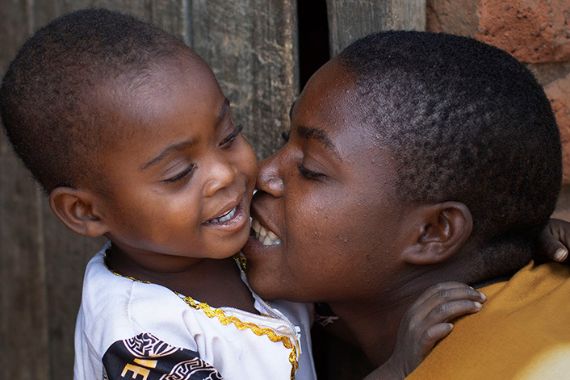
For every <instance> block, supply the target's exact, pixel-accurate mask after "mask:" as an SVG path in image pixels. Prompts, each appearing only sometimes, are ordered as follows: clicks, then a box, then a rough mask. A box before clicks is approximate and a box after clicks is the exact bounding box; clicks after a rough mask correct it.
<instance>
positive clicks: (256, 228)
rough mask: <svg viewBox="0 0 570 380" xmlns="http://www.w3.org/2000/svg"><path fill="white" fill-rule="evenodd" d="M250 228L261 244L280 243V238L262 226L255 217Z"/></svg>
mask: <svg viewBox="0 0 570 380" xmlns="http://www.w3.org/2000/svg"><path fill="white" fill-rule="evenodd" d="M251 229H252V230H253V232H254V233H255V238H256V239H257V240H259V241H260V242H261V244H263V245H279V244H281V240H279V237H278V236H277V235H275V234H274V233H273V232H272V231H269V230H268V229H266V228H265V227H263V226H262V225H261V224H259V222H258V221H257V220H255V219H253V221H252V222H251Z"/></svg>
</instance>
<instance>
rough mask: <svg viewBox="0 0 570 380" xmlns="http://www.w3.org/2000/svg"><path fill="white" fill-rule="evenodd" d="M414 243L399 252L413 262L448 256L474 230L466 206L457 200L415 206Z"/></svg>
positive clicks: (432, 261) (424, 262)
mask: <svg viewBox="0 0 570 380" xmlns="http://www.w3.org/2000/svg"><path fill="white" fill-rule="evenodd" d="M417 216H418V217H419V218H418V219H419V221H420V222H419V223H417V224H414V225H415V226H416V227H415V231H414V235H413V239H414V240H413V242H412V244H410V245H409V246H408V247H406V249H404V251H403V252H402V258H403V260H404V261H405V262H407V263H409V264H414V265H430V264H438V263H442V262H444V261H446V260H447V259H449V258H451V257H452V256H453V255H455V254H456V253H457V252H459V251H460V250H461V248H462V247H463V246H464V245H465V243H466V242H467V240H468V239H469V237H470V236H471V232H472V231H473V217H472V216H471V211H469V208H468V207H467V206H466V205H465V204H463V203H460V202H443V203H437V204H434V205H429V206H424V207H421V208H419V209H418V215H417Z"/></svg>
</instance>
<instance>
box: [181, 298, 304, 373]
mask: <svg viewBox="0 0 570 380" xmlns="http://www.w3.org/2000/svg"><path fill="white" fill-rule="evenodd" d="M179 296H180V297H181V298H182V299H183V300H184V302H186V304H187V305H188V306H190V307H192V308H194V309H196V310H200V311H202V312H203V313H204V314H206V316H207V317H208V318H216V319H217V320H218V321H219V322H220V323H221V324H222V325H224V326H227V325H229V324H232V325H234V326H235V327H236V328H237V329H239V330H245V329H249V330H251V331H252V332H253V333H254V334H255V335H257V336H262V335H265V336H266V337H267V338H269V340H270V341H272V342H281V344H283V346H284V347H285V348H286V349H288V350H291V353H290V354H289V363H291V380H293V379H295V372H296V371H297V368H299V360H298V357H297V347H296V346H295V344H293V343H292V342H291V339H290V338H289V337H287V336H284V335H279V334H277V333H276V332H275V331H273V330H272V329H270V328H268V327H259V326H258V325H256V324H255V323H253V322H243V321H241V320H240V319H239V318H237V317H234V316H228V315H226V313H225V312H224V311H223V310H221V309H217V308H214V307H211V306H210V305H208V304H206V303H203V302H198V301H196V300H195V299H193V298H192V297H189V296H185V295H183V294H179Z"/></svg>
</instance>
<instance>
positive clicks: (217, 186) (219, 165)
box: [204, 161, 237, 197]
mask: <svg viewBox="0 0 570 380" xmlns="http://www.w3.org/2000/svg"><path fill="white" fill-rule="evenodd" d="M207 170H208V179H207V181H206V185H205V187H204V191H205V196H206V197H211V196H213V195H214V194H216V193H217V192H218V191H220V190H223V189H225V188H227V187H230V186H231V185H232V184H233V183H234V181H235V180H236V170H237V169H236V167H235V166H234V165H232V164H231V163H229V162H222V161H218V162H215V163H214V164H213V165H210V167H209V168H208V169H207Z"/></svg>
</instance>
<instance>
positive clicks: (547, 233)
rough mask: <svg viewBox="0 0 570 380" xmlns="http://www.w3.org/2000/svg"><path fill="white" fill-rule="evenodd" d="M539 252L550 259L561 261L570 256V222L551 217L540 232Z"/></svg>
mask: <svg viewBox="0 0 570 380" xmlns="http://www.w3.org/2000/svg"><path fill="white" fill-rule="evenodd" d="M539 244H540V245H539V248H538V252H539V253H541V254H542V255H543V256H542V258H547V259H550V260H554V261H557V262H559V263H561V262H563V261H565V260H566V259H567V258H568V248H567V247H568V246H569V245H570V223H568V222H566V221H564V220H559V219H550V220H549V221H548V224H547V225H546V227H545V228H544V230H542V232H541V233H540V238H539Z"/></svg>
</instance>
